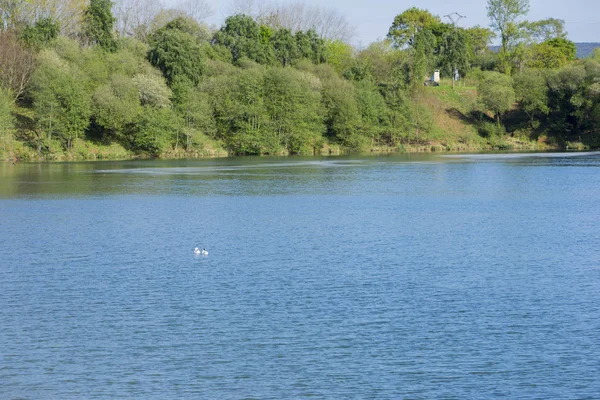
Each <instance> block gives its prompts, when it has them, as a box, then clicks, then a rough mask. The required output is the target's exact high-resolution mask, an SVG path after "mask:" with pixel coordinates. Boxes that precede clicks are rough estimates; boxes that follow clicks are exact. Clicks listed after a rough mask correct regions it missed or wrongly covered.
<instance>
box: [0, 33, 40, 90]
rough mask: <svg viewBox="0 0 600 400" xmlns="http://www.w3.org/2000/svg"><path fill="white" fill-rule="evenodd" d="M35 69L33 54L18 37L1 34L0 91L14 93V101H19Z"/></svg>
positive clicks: (12, 34) (10, 34)
mask: <svg viewBox="0 0 600 400" xmlns="http://www.w3.org/2000/svg"><path fill="white" fill-rule="evenodd" d="M35 67H36V61H35V57H34V55H33V53H32V52H31V51H30V50H28V49H25V48H23V46H22V45H21V43H20V42H19V40H18V38H17V35H16V34H15V33H14V32H12V31H8V32H0V89H4V90H8V91H10V92H12V95H13V96H14V99H13V100H16V99H18V98H19V97H20V96H21V95H22V94H23V93H24V92H25V89H26V88H27V85H29V82H30V81H31V76H32V74H33V72H34V70H35Z"/></svg>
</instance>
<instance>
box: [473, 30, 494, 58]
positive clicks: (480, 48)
mask: <svg viewBox="0 0 600 400" xmlns="http://www.w3.org/2000/svg"><path fill="white" fill-rule="evenodd" d="M466 33H467V35H468V36H469V43H470V44H471V49H472V51H473V54H474V55H475V56H480V55H483V54H485V53H487V52H489V51H490V49H489V45H490V43H491V41H492V40H493V39H494V38H495V37H496V34H495V33H494V32H493V31H492V30H490V29H488V28H483V27H481V26H479V25H477V26H474V27H471V28H468V29H467V30H466Z"/></svg>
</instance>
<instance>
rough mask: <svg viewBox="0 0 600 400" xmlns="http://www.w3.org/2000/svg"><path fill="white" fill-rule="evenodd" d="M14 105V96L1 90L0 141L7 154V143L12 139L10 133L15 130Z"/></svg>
mask: <svg viewBox="0 0 600 400" xmlns="http://www.w3.org/2000/svg"><path fill="white" fill-rule="evenodd" d="M12 105H13V96H12V94H10V93H9V92H8V91H6V90H4V89H0V139H1V140H2V151H3V152H6V143H7V142H8V140H9V138H10V132H11V131H12V129H13V128H14V122H15V120H14V117H13V114H12Z"/></svg>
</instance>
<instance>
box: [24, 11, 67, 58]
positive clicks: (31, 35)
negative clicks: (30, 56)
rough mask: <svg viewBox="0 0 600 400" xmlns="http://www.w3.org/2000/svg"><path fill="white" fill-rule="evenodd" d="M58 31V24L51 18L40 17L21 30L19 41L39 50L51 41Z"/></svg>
mask: <svg viewBox="0 0 600 400" xmlns="http://www.w3.org/2000/svg"><path fill="white" fill-rule="evenodd" d="M59 33H60V24H59V23H58V21H55V20H53V19H52V18H41V19H39V20H38V21H37V22H36V23H35V25H33V26H32V25H29V26H27V27H25V29H23V32H21V41H23V42H24V43H25V44H26V45H27V46H28V47H31V48H33V49H35V50H41V49H43V48H44V47H47V46H48V45H49V44H50V43H52V42H53V41H54V40H55V39H56V38H57V37H58V35H59Z"/></svg>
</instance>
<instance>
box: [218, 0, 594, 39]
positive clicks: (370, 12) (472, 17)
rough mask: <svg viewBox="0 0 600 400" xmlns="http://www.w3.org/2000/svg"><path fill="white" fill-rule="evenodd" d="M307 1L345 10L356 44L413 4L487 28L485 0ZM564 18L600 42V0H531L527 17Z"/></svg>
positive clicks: (224, 4)
mask: <svg viewBox="0 0 600 400" xmlns="http://www.w3.org/2000/svg"><path fill="white" fill-rule="evenodd" d="M208 1H209V2H211V4H213V7H214V8H215V10H216V13H215V16H214V17H211V18H210V20H209V21H208V22H210V23H212V24H215V25H218V26H220V25H221V23H222V22H223V20H224V19H225V17H226V16H227V15H229V10H230V9H231V3H230V1H229V0H223V1H218V0H208ZM293 1H297V0H279V1H278V2H279V3H291V2H293ZM304 2H305V3H307V4H312V5H318V6H321V7H331V8H335V9H336V10H338V11H340V12H342V13H344V14H345V15H346V17H347V18H348V20H349V21H350V23H352V24H353V25H354V26H355V27H356V33H355V37H354V40H353V44H354V45H358V46H362V47H364V46H367V45H368V44H369V43H371V42H373V41H375V40H377V39H379V38H384V37H385V35H386V34H387V31H388V29H389V27H390V25H391V24H392V21H393V20H394V16H396V15H397V14H399V13H401V12H402V11H404V10H406V9H408V8H410V7H418V8H424V9H427V10H429V11H430V12H432V13H433V14H436V15H439V16H443V15H446V14H451V13H453V12H457V13H459V14H461V15H465V16H466V17H467V18H465V19H462V20H461V21H460V23H459V25H460V26H463V27H470V26H475V25H481V26H485V27H487V26H488V25H489V20H488V18H487V11H486V5H487V1H486V0H462V1H461V0H421V1H418V2H414V1H391V0H360V1H359V0H320V1H319V0H304ZM550 17H552V18H560V19H564V20H565V22H566V23H565V25H566V30H567V32H568V37H569V39H571V40H573V41H575V42H600V0H571V1H568V0H567V1H556V0H550V1H544V0H530V11H529V14H528V15H527V19H528V20H539V19H544V18H550Z"/></svg>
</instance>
